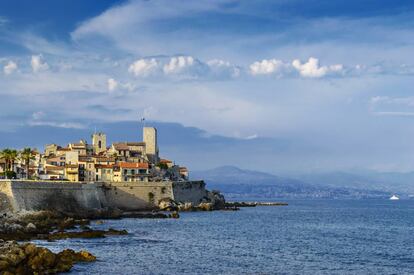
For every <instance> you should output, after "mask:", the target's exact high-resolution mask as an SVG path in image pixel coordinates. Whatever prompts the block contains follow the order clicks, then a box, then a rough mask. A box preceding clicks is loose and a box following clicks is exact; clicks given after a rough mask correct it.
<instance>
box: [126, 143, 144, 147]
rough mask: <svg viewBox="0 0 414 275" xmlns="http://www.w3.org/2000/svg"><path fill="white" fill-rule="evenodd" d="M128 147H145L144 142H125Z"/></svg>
mask: <svg viewBox="0 0 414 275" xmlns="http://www.w3.org/2000/svg"><path fill="white" fill-rule="evenodd" d="M126 144H127V145H128V146H145V142H127V143H126Z"/></svg>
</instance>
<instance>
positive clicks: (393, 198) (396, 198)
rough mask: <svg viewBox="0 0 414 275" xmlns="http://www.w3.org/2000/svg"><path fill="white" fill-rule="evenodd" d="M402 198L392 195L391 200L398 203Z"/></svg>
mask: <svg viewBox="0 0 414 275" xmlns="http://www.w3.org/2000/svg"><path fill="white" fill-rule="evenodd" d="M399 199H400V198H399V197H397V196H396V195H392V196H391V198H390V200H392V201H397V200H399Z"/></svg>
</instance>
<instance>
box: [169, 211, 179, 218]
mask: <svg viewBox="0 0 414 275" xmlns="http://www.w3.org/2000/svg"><path fill="white" fill-rule="evenodd" d="M170 216H171V218H173V219H178V218H180V214H179V213H178V211H174V212H172V213H171V215H170Z"/></svg>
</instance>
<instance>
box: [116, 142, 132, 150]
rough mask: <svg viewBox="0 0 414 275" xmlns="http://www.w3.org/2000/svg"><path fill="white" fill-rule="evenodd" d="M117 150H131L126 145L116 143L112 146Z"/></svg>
mask: <svg viewBox="0 0 414 275" xmlns="http://www.w3.org/2000/svg"><path fill="white" fill-rule="evenodd" d="M112 145H113V146H114V148H115V150H129V147H128V145H127V144H126V143H114V144H112Z"/></svg>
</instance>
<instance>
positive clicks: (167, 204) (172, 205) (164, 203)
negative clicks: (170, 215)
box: [158, 198, 177, 211]
mask: <svg viewBox="0 0 414 275" xmlns="http://www.w3.org/2000/svg"><path fill="white" fill-rule="evenodd" d="M158 208H159V209H160V210H162V211H174V210H177V203H176V202H175V201H174V200H172V199H170V198H164V199H161V200H160V201H159V202H158Z"/></svg>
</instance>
